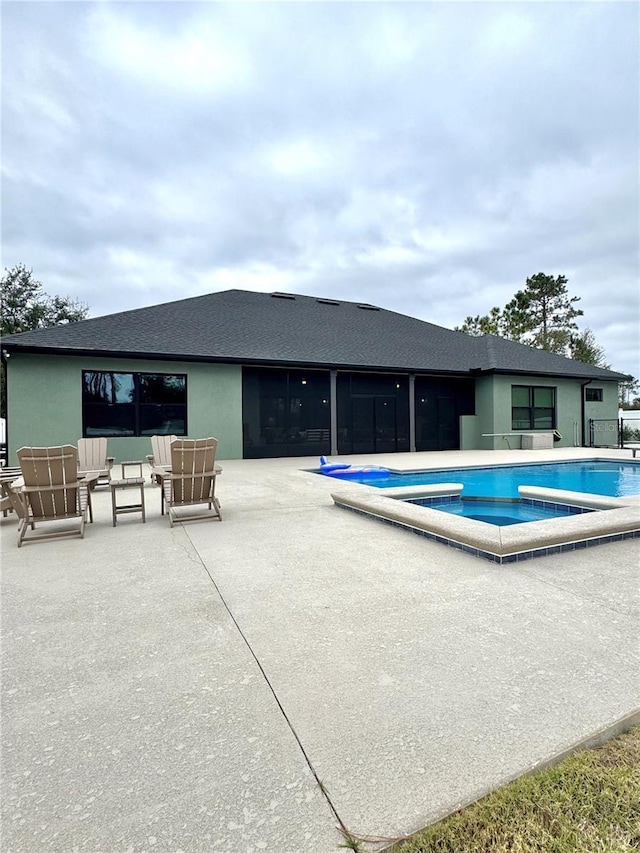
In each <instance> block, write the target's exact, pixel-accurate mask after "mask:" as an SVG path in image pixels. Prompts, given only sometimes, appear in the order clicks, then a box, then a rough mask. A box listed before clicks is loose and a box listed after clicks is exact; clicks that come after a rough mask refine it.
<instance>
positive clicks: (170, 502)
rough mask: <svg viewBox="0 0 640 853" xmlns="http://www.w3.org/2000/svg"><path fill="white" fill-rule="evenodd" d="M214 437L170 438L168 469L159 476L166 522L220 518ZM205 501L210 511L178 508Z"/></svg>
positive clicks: (218, 470) (216, 442)
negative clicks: (190, 511)
mask: <svg viewBox="0 0 640 853" xmlns="http://www.w3.org/2000/svg"><path fill="white" fill-rule="evenodd" d="M217 448H218V440H217V439H216V438H198V439H189V438H182V439H180V438H177V439H175V440H174V441H172V442H171V469H170V470H169V471H167V470H164V471H163V472H160V476H161V479H162V494H161V504H160V506H161V512H162V514H164V508H165V505H166V507H167V515H168V516H169V523H170V525H171V527H173V525H174V523H175V522H176V521H196V520H204V519H207V518H210V519H214V518H217V519H219V520H220V521H222V514H221V512H220V501H219V500H218V498H217V497H216V496H215V486H216V476H217V475H218V474H219V473H220V468H216V464H215V461H216V450H217ZM205 504H206V505H207V507H208V510H209V512H203V511H202V510H201V511H200V512H198V513H195V514H194V513H190V514H184V513H178V512H177V510H178V509H183V508H184V507H194V506H203V505H205Z"/></svg>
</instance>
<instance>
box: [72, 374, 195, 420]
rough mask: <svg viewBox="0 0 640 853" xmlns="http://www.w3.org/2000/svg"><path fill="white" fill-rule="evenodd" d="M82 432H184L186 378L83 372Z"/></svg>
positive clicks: (168, 375) (183, 376)
mask: <svg viewBox="0 0 640 853" xmlns="http://www.w3.org/2000/svg"><path fill="white" fill-rule="evenodd" d="M82 434H83V436H85V437H92V436H131V435H172V434H173V435H186V434H187V377H186V376H185V375H184V374H174V373H116V372H111V371H109V372H107V371H93V370H91V371H90V370H85V371H83V373H82Z"/></svg>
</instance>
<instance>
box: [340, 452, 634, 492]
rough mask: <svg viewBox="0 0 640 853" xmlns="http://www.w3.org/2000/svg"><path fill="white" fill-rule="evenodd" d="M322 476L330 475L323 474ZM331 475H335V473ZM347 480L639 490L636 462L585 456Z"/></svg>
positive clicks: (493, 488)
mask: <svg viewBox="0 0 640 853" xmlns="http://www.w3.org/2000/svg"><path fill="white" fill-rule="evenodd" d="M324 476H329V477H330V476H331V474H326V475H324ZM335 479H338V478H337V477H336V478H335ZM350 479H351V482H352V483H353V482H356V483H361V484H364V485H367V486H374V487H375V488H379V489H388V488H392V487H395V486H425V485H431V484H435V483H441V482H443V480H446V481H449V482H450V481H451V480H455V482H457V483H462V484H463V486H464V494H465V496H466V495H469V496H474V497H501V498H517V497H518V486H520V485H524V484H526V485H528V486H542V487H544V488H549V489H561V490H563V491H570V492H588V493H589V494H592V495H607V496H609V497H625V496H627V495H638V494H640V463H639V462H631V461H621V462H610V461H606V460H599V459H596V460H589V461H583V462H538V463H534V464H532V465H505V466H492V467H490V468H444V469H441V470H438V471H419V472H414V473H408V474H398V473H393V472H391V473H389V476H388V477H382V478H381V477H380V476H375V477H370V478H367V475H366V474H363V475H362V477H359V478H357V479H354V478H350Z"/></svg>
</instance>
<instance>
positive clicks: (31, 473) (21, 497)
mask: <svg viewBox="0 0 640 853" xmlns="http://www.w3.org/2000/svg"><path fill="white" fill-rule="evenodd" d="M18 461H19V463H20V470H21V471H22V479H23V481H24V485H21V486H20V487H18V488H15V487H14V488H13V489H12V493H11V495H12V502H13V507H14V509H15V511H16V514H17V515H18V548H20V547H21V546H22V543H23V541H24V540H25V538H27V531H28V530H29V528H31V529H32V530H35V526H36V522H54V521H55V522H57V521H60V522H62V521H67V522H68V521H71V520H73V519H77V520H78V524H76V525H73V526H72V527H69V525H68V524H65V525H64V529H62V530H59V529H56V530H53V529H51V526H50V525H49V524H47V525H46V529H45V530H43V531H42V532H38V533H34V534H33V535H29V537H28V539H27V541H30V540H34V539H55V538H58V537H60V536H80V538H81V539H82V538H83V537H84V528H85V524H86V522H87V515H88V513H89V512H90V509H91V495H90V487H91V485H92V483H94V482H95V481H96V480H97V478H98V474H97V473H95V472H94V473H92V474H88V475H86V476H85V477H84V479H81V477H80V475H79V474H78V450H77V448H75V447H73V445H71V444H65V445H63V446H61V447H21V448H20V450H18Z"/></svg>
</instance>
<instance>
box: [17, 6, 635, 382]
mask: <svg viewBox="0 0 640 853" xmlns="http://www.w3.org/2000/svg"><path fill="white" fill-rule="evenodd" d="M638 18H639V7H638V5H637V4H636V3H634V2H603V3H598V2H586V3H573V2H562V0H558V2H533V1H532V2H524V3H515V2H513V3H512V2H508V0H507V2H497V0H496V2H492V3H484V2H407V3H401V2H371V3H367V2H355V3H346V2H310V3H306V2H289V3H286V2H284V3H270V2H257V3H248V2H247V3H237V2H234V3H216V2H199V3H190V2H161V1H160V2H97V3H84V2H72V0H69V1H68V2H58V3H48V2H4V3H3V4H2V47H3V60H2V65H3V68H2V71H3V74H2V100H3V122H2V141H3V151H2V160H3V165H2V210H3V216H2V249H3V256H2V265H3V267H11V266H13V265H14V264H16V263H24V264H26V266H27V267H30V268H33V271H34V275H35V276H36V277H37V278H38V279H39V280H40V281H42V282H43V284H44V286H45V290H46V291H47V292H49V293H50V294H61V295H70V296H72V297H74V298H79V299H81V300H82V301H84V302H85V303H87V304H88V306H89V308H90V314H91V316H97V315H100V314H106V313H111V312H114V311H119V310H125V309H129V308H138V307H142V306H145V305H151V304H155V303H158V302H166V301H171V300H173V299H178V298H183V297H188V296H196V295H199V294H202V293H207V292H211V291H216V290H226V289H228V288H242V289H247V290H262V291H272V290H284V291H289V292H298V293H304V294H308V295H321V296H325V297H329V298H336V299H347V300H356V301H367V302H371V303H374V304H376V305H379V306H382V307H384V308H389V309H392V310H395V311H400V312H403V313H407V314H411V315H413V316H416V317H420V318H422V319H425V320H429V321H431V322H434V323H437V324H439V325H442V326H448V327H453V326H454V325H456V324H460V323H461V322H462V321H463V320H464V318H465V317H466V316H467V315H470V314H471V315H475V314H483V313H486V312H488V311H489V309H490V308H491V307H492V306H493V305H500V306H502V305H504V304H505V303H506V302H507V301H508V300H509V298H510V297H511V296H512V295H513V294H514V293H515V292H516V291H517V290H519V289H521V288H522V287H523V286H524V284H525V281H526V278H527V277H528V276H530V275H532V274H534V273H537V272H545V273H551V274H554V275H557V274H560V273H562V274H564V275H566V276H567V277H568V279H569V290H570V293H571V294H572V295H576V296H580V297H581V302H580V307H581V308H582V309H583V310H584V314H585V316H584V317H583V318H581V327H582V328H587V327H588V328H591V329H592V330H593V331H594V333H595V336H596V340H597V342H598V343H600V344H601V345H602V346H604V347H605V349H606V353H607V358H608V360H609V362H610V363H611V365H612V366H613V367H614V368H615V369H617V370H620V371H622V372H628V373H632V374H633V375H635V376H640V363H639V356H638V347H639V340H638V338H639V334H638V324H639V319H640V318H639V315H640V306H639V294H638V279H639V248H640V247H639V237H638V234H639V175H638V146H639V139H638V118H639V106H638V53H639V49H638V23H639V21H638Z"/></svg>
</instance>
